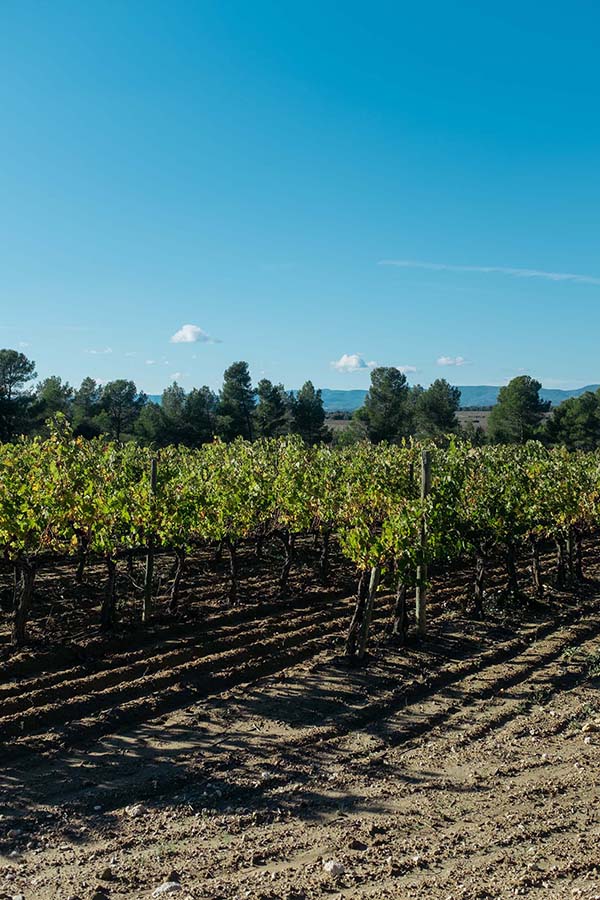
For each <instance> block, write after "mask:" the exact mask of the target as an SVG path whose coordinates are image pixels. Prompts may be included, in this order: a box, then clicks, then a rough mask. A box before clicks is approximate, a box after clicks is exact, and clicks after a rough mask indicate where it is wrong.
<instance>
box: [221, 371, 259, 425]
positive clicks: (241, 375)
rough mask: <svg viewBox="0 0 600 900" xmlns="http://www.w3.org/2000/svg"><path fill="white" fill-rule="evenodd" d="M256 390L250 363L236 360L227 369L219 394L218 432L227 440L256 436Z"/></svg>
mask: <svg viewBox="0 0 600 900" xmlns="http://www.w3.org/2000/svg"><path fill="white" fill-rule="evenodd" d="M255 404H256V390H255V389H254V388H253V387H252V379H251V378H250V370H249V369H248V363H246V362H235V363H232V365H230V366H229V368H228V369H226V370H225V374H224V376H223V387H222V388H221V393H220V395H219V407H218V433H219V435H220V437H222V438H223V439H224V440H226V441H232V440H234V439H235V438H236V437H243V438H246V440H248V441H251V440H252V438H253V436H254V431H253V428H252V417H253V412H254V406H255Z"/></svg>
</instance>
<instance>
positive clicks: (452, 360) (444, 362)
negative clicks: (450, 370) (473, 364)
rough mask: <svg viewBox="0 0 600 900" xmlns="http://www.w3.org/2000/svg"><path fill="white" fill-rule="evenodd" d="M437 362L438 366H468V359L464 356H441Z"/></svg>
mask: <svg viewBox="0 0 600 900" xmlns="http://www.w3.org/2000/svg"><path fill="white" fill-rule="evenodd" d="M437 364H438V366H466V364H467V360H466V359H465V358H464V356H439V357H438V360H437Z"/></svg>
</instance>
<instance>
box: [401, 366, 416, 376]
mask: <svg viewBox="0 0 600 900" xmlns="http://www.w3.org/2000/svg"><path fill="white" fill-rule="evenodd" d="M396 368H397V369H398V371H399V372H402V374H403V375H410V374H411V372H416V371H417V367H416V366H396Z"/></svg>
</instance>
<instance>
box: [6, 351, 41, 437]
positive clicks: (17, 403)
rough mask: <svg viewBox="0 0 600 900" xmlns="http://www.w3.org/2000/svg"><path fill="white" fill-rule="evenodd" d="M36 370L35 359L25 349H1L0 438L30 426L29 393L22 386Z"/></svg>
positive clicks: (26, 430)
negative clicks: (23, 351)
mask: <svg viewBox="0 0 600 900" xmlns="http://www.w3.org/2000/svg"><path fill="white" fill-rule="evenodd" d="M35 374H36V373H35V363H34V362H33V361H32V360H30V359H27V357H26V356H25V354H24V353H19V352H18V351H17V350H7V349H5V350H0V441H10V440H12V438H13V437H14V436H15V435H16V434H22V433H24V432H28V431H29V430H30V425H31V422H30V419H29V417H28V411H29V406H30V403H31V396H30V395H29V394H27V393H26V392H25V390H24V388H25V385H26V384H27V382H28V381H31V379H32V378H35Z"/></svg>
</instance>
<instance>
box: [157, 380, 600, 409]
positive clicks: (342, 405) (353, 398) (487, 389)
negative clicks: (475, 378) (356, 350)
mask: <svg viewBox="0 0 600 900" xmlns="http://www.w3.org/2000/svg"><path fill="white" fill-rule="evenodd" d="M599 388H600V384H588V385H586V386H585V387H581V388H575V390H572V391H559V390H558V389H556V388H542V390H541V391H540V397H541V398H542V400H550V402H551V403H552V405H553V406H559V405H560V404H561V403H562V402H563V401H564V400H568V399H569V397H579V396H580V395H581V394H585V392H586V391H597V390H598V389H599ZM458 389H459V391H460V405H461V408H462V409H464V408H465V407H470V406H494V404H495V403H496V401H497V399H498V391H499V390H500V388H499V387H498V386H495V385H488V384H481V385H473V384H468V385H464V386H462V387H461V386H460V385H459V387H458ZM321 394H322V396H323V406H324V407H325V411H326V412H348V413H351V412H354V410H355V409H359V408H360V407H361V406H362V405H363V403H364V402H365V397H366V395H367V392H366V390H353V391H334V390H331V389H330V388H322V389H321ZM148 399H149V400H152V401H153V402H154V403H160V395H159V394H148Z"/></svg>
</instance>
